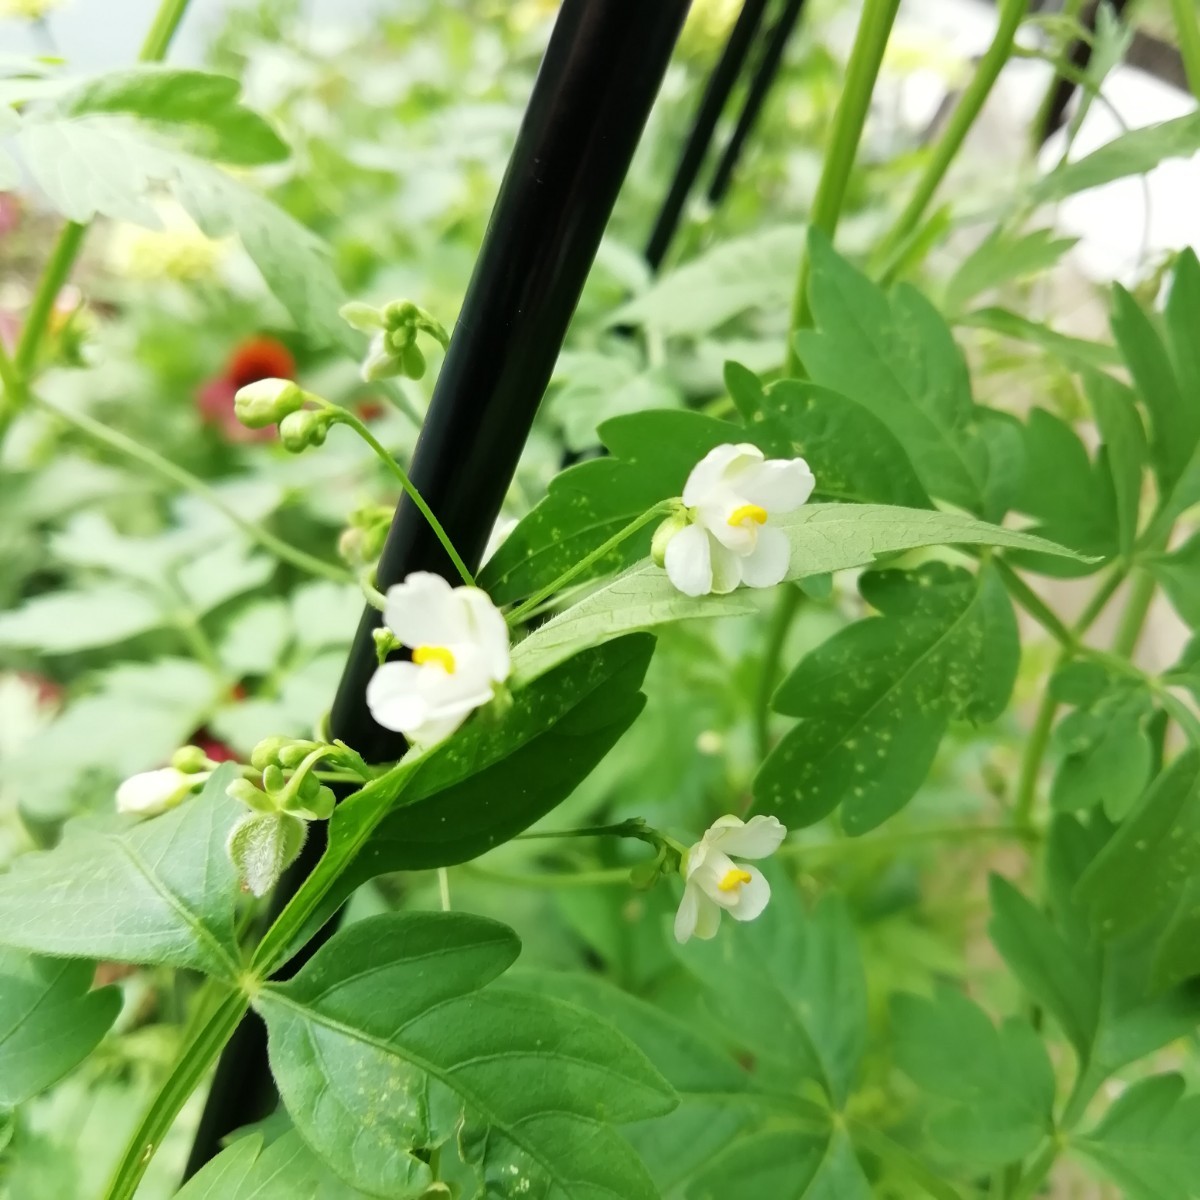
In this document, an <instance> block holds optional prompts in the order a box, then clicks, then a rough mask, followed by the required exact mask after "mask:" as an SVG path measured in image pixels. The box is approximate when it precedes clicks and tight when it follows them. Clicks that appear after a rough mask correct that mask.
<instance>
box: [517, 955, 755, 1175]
mask: <svg viewBox="0 0 1200 1200" xmlns="http://www.w3.org/2000/svg"><path fill="white" fill-rule="evenodd" d="M514 983H515V984H516V985H517V986H519V987H520V988H521V989H522V990H525V991H534V992H537V993H538V994H539V995H546V996H552V997H554V998H556V999H558V1000H565V1001H567V1002H569V1003H571V1004H576V1005H578V1006H579V1007H580V1008H585V1009H587V1010H588V1011H589V1012H591V1013H594V1014H595V1015H596V1016H597V1017H600V1018H602V1019H603V1020H606V1021H610V1022H612V1024H613V1025H615V1026H616V1027H617V1029H618V1030H620V1032H621V1033H622V1034H624V1035H625V1037H627V1038H629V1040H630V1041H631V1042H633V1044H634V1045H635V1046H636V1047H637V1048H638V1049H639V1050H640V1051H641V1052H642V1053H643V1054H644V1055H645V1056H646V1057H647V1058H648V1059H649V1060H650V1062H651V1063H653V1064H654V1066H655V1068H656V1069H657V1070H658V1071H660V1072H661V1073H662V1076H663V1078H664V1079H666V1081H667V1082H668V1083H669V1084H670V1085H671V1087H672V1088H674V1090H675V1092H676V1093H677V1094H678V1096H679V1106H678V1107H677V1108H676V1109H675V1110H674V1111H673V1112H669V1113H667V1114H666V1115H665V1116H660V1117H654V1118H653V1119H651V1120H648V1121H640V1122H637V1123H636V1124H633V1125H627V1126H625V1128H624V1129H623V1130H622V1132H623V1133H624V1135H625V1137H626V1138H627V1139H628V1140H629V1141H630V1142H632V1144H633V1148H634V1149H635V1150H636V1151H637V1152H638V1155H639V1156H640V1157H641V1159H642V1161H643V1162H644V1163H645V1164H646V1167H647V1168H648V1170H649V1171H650V1174H651V1176H652V1178H653V1179H654V1182H655V1185H656V1186H657V1187H658V1189H659V1191H660V1192H662V1193H663V1194H664V1195H667V1196H674V1195H678V1194H679V1193H680V1191H681V1189H683V1188H684V1187H685V1186H686V1185H687V1184H688V1183H689V1182H690V1181H691V1180H692V1179H694V1178H696V1177H697V1175H699V1174H700V1173H701V1172H703V1171H704V1170H705V1169H706V1168H707V1166H708V1165H709V1164H710V1163H711V1162H712V1161H713V1160H714V1159H715V1158H716V1157H717V1156H718V1155H720V1154H721V1152H722V1151H723V1150H724V1149H725V1147H726V1146H728V1145H729V1144H730V1143H731V1142H732V1141H733V1140H734V1139H735V1138H737V1137H738V1136H739V1135H741V1134H743V1133H745V1132H747V1131H748V1130H749V1129H751V1128H753V1127H754V1126H755V1125H757V1124H759V1123H760V1122H761V1121H762V1119H763V1112H762V1102H761V1101H759V1100H758V1098H757V1097H756V1096H755V1093H754V1088H755V1082H754V1080H753V1079H752V1077H751V1076H750V1075H749V1074H747V1073H746V1072H745V1071H744V1070H742V1068H741V1067H739V1066H738V1065H737V1064H736V1063H735V1062H733V1060H732V1059H731V1058H729V1057H728V1055H726V1054H724V1053H722V1052H721V1051H720V1050H717V1049H716V1048H714V1047H713V1046H711V1045H710V1044H709V1042H708V1040H707V1039H706V1038H705V1037H704V1036H702V1035H701V1034H700V1033H698V1032H696V1031H695V1030H693V1029H692V1028H691V1027H689V1026H688V1025H685V1024H684V1023H683V1022H682V1021H680V1020H679V1019H678V1018H677V1017H674V1016H672V1015H670V1014H669V1013H667V1012H664V1011H663V1010H662V1009H659V1008H655V1007H653V1006H652V1005H650V1004H647V1003H646V1002H645V1001H643V1000H639V999H637V998H636V997H634V996H630V995H629V994H628V993H626V992H623V991H621V990H620V989H618V988H615V987H613V986H612V984H610V983H607V982H605V981H604V980H603V979H600V978H598V977H597V976H595V975H584V974H580V973H577V972H571V973H567V972H565V971H553V972H551V971H521V972H519V973H517V974H516V976H515V978H514Z"/></svg>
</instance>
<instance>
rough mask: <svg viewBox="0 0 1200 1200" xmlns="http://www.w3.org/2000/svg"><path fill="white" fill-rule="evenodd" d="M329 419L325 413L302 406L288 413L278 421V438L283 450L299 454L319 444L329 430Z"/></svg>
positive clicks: (322, 441)
mask: <svg viewBox="0 0 1200 1200" xmlns="http://www.w3.org/2000/svg"><path fill="white" fill-rule="evenodd" d="M329 424H330V419H329V417H328V416H327V415H326V414H325V413H319V412H314V411H313V410H312V409H308V408H303V409H299V410H298V411H296V412H291V413H288V415H287V416H286V417H284V418H283V420H282V421H280V422H279V440H280V442H282V443H283V448H284V449H285V450H290V451H291V452H292V453H293V454H299V453H300V452H301V451H302V450H307V449H308V447H309V446H320V445H322V444H323V443H324V441H325V435H326V434H327V433H328V432H329Z"/></svg>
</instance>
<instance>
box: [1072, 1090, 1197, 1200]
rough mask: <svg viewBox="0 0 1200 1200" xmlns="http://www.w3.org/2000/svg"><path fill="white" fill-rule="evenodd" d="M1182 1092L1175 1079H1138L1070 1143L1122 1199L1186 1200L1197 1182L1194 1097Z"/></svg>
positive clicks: (1191, 1195) (1195, 1102) (1192, 1193)
mask: <svg viewBox="0 0 1200 1200" xmlns="http://www.w3.org/2000/svg"><path fill="white" fill-rule="evenodd" d="M1183 1093H1184V1081H1183V1077H1182V1076H1180V1075H1152V1076H1151V1077H1150V1078H1149V1079H1141V1080H1139V1081H1138V1082H1137V1083H1134V1084H1132V1085H1130V1086H1129V1087H1128V1088H1126V1089H1125V1091H1124V1092H1123V1093H1122V1094H1121V1095H1120V1096H1119V1097H1118V1098H1117V1100H1116V1101H1115V1102H1114V1103H1113V1105H1112V1106H1111V1107H1110V1108H1109V1110H1108V1112H1106V1113H1105V1114H1104V1117H1103V1118H1102V1119H1101V1121H1100V1123H1099V1124H1098V1125H1097V1126H1096V1127H1095V1128H1094V1129H1091V1130H1089V1131H1088V1132H1087V1133H1086V1134H1084V1135H1083V1136H1081V1137H1076V1138H1073V1139H1072V1141H1071V1145H1072V1146H1073V1147H1074V1149H1076V1150H1077V1151H1079V1152H1080V1153H1081V1154H1083V1155H1085V1156H1086V1157H1087V1158H1088V1159H1089V1160H1090V1161H1091V1162H1092V1163H1093V1164H1095V1165H1096V1166H1097V1167H1099V1168H1100V1170H1101V1171H1102V1172H1103V1173H1104V1174H1105V1175H1106V1176H1107V1177H1108V1178H1109V1179H1111V1180H1112V1181H1113V1182H1114V1183H1115V1184H1116V1185H1117V1186H1118V1187H1119V1188H1120V1189H1121V1192H1122V1195H1124V1196H1126V1197H1128V1200H1192V1197H1194V1196H1195V1195H1196V1181H1197V1179H1200V1137H1198V1136H1197V1133H1196V1131H1197V1129H1200V1096H1194V1095H1193V1096H1187V1097H1185V1096H1184V1094H1183Z"/></svg>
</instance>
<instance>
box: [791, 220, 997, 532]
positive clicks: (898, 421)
mask: <svg viewBox="0 0 1200 1200" xmlns="http://www.w3.org/2000/svg"><path fill="white" fill-rule="evenodd" d="M808 253H809V262H810V266H811V276H810V282H809V293H810V298H811V303H812V308H813V314H814V317H815V319H816V325H817V328H816V329H814V330H807V331H802V332H801V333H799V334H797V335H796V345H797V349H798V350H799V353H800V357H801V359H802V360H803V362H804V367H805V371H806V373H807V375H808V377H809V378H810V379H811V380H812V381H813V382H814V383H816V384H820V385H822V386H823V387H827V388H830V389H831V390H833V391H835V392H839V393H841V394H842V395H843V396H846V397H847V398H848V399H850V400H853V401H854V402H855V403H856V404H860V405H862V407H864V408H865V409H867V410H868V411H869V412H870V413H872V414H873V415H874V416H875V417H877V418H878V419H879V420H880V421H881V422H882V423H883V424H884V425H886V426H887V428H888V429H889V430H891V432H892V433H893V434H894V435H895V437H896V439H897V440H898V441H899V442H900V444H901V445H902V446H903V447H904V449H905V451H906V452H907V454H908V457H909V459H910V460H911V461H912V464H913V466H914V467H915V468H916V472H917V475H918V477H919V478H920V480H921V483H922V485H923V486H924V488H925V490H926V492H928V493H929V495H931V496H934V497H937V498H939V499H943V500H947V501H949V502H950V503H952V504H955V505H958V506H959V507H960V508H967V509H972V510H979V509H980V508H981V506H982V504H983V499H984V495H985V493H986V490H987V482H988V475H989V472H990V466H989V457H988V451H987V447H986V445H985V443H984V442H983V441H982V439H981V438H980V437H979V430H978V428H977V424H976V414H975V407H974V403H973V401H972V399H971V384H970V379H969V377H968V375H967V368H966V363H965V362H964V361H963V357H962V354H961V353H960V352H959V350H958V347H957V346H956V345H955V344H954V338H953V337H952V335H951V333H950V330H949V328H948V327H947V326H946V323H945V322H944V321H943V319H942V318H941V316H940V315H939V314H938V313H937V311H936V310H935V309H934V308H933V306H932V305H930V303H929V302H928V301H927V300H926V299H925V298H924V297H923V296H921V295H920V293H918V292H917V291H915V290H914V289H913V288H911V287H909V286H908V285H901V286H899V287H897V288H896V289H895V290H894V291H893V292H892V293H891V295H888V294H886V293H885V292H883V291H882V290H881V289H880V288H879V287H877V286H876V285H875V284H874V283H872V282H871V281H870V280H869V279H868V278H867V277H866V276H865V275H863V274H861V273H860V272H858V271H856V270H855V269H854V268H853V267H851V266H850V264H849V263H847V262H846V261H845V260H844V259H842V258H841V257H840V256H839V255H838V254H837V253H836V252H835V251H834V249H833V247H832V245H831V244H830V242H829V240H828V238H826V237H825V236H824V235H823V234H820V233H818V232H816V231H811V232H810V234H809V250H808Z"/></svg>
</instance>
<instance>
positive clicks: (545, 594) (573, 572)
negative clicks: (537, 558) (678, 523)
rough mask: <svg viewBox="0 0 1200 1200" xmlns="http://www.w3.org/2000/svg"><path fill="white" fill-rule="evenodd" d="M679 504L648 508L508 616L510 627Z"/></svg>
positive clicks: (664, 502)
mask: <svg viewBox="0 0 1200 1200" xmlns="http://www.w3.org/2000/svg"><path fill="white" fill-rule="evenodd" d="M676 503H677V502H676V501H675V500H663V501H662V502H661V503H659V504H656V505H655V506H654V507H653V508H648V509H647V510H646V511H645V512H644V513H642V515H641V516H640V517H636V518H635V519H634V520H632V521H630V522H629V524H628V525H626V526H625V527H624V529H621V530H618V531H617V532H616V533H614V534H613V535H612V537H610V538H609V539H608V541H606V542H605V543H604V544H603V545H601V546H597V547H596V549H595V550H593V551H592V552H591V553H590V554H585V555H584V556H583V558H581V559H580V560H579V561H578V562H577V563H576V564H575V565H574V566H572V567H569V568H568V569H567V570H566V571H564V572H563V573H562V574H561V575H560V576H559V577H558V578H557V579H556V580H554V582H553V583H548V584H546V586H545V587H544V588H540V589H539V590H538V591H536V592H534V593H533V595H532V596H530V597H529V599H527V600H526V601H524V603H522V604H519V605H517V607H516V608H514V609H513V610H512V612H510V613H509V614H508V623H509V624H510V625H519V624H520V623H521V622H522V621H523V620H524V619H525V618H526V617H527V616H529V614H530V613H531V612H533V610H534V609H535V608H537V606H538V605H539V604H541V603H542V601H543V600H546V599H547V598H549V597H550V596H553V595H554V593H555V592H559V591H562V589H563V588H564V587H566V585H567V584H568V583H570V582H571V580H573V579H577V578H578V577H579V576H580V575H582V574H583V573H584V572H585V571H586V570H588V568H589V567H592V566H594V565H595V564H596V563H598V562H600V561H601V559H603V558H604V557H605V556H606V555H608V554H611V553H612V552H613V551H614V550H615V549H616V548H617V547H618V546H619V545H620V544H621V543H622V542H624V541H627V540H628V539H629V538H631V537H633V535H634V534H635V533H637V531H638V530H639V529H642V528H644V527H645V526H647V525H649V524H650V522H651V521H654V520H656V519H657V518H658V517H661V516H663V515H664V514H665V513H667V512H669V511H670V510H671V509H672V508H674V506H675V504H676Z"/></svg>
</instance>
